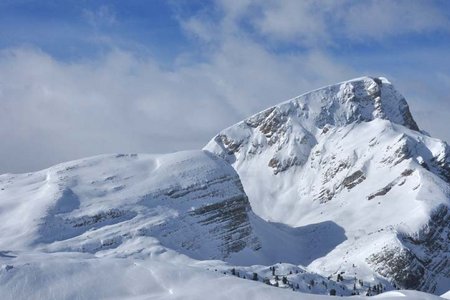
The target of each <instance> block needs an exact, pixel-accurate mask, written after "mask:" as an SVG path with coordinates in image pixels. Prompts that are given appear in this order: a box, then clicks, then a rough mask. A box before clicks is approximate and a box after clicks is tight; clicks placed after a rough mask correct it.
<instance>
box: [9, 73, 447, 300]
mask: <svg viewBox="0 0 450 300" xmlns="http://www.w3.org/2000/svg"><path fill="white" fill-rule="evenodd" d="M380 89H381V91H380ZM352 93H353V94H352ZM317 95H319V96H317ZM343 95H345V96H343ZM342 97H344V98H342ZM371 97H372V98H373V99H372V98H371ZM377 97H378V99H377ZM380 97H381V98H380ZM305 109H306V110H307V111H308V112H307V113H305V112H304V110H305ZM371 110H372V111H371ZM417 130H418V128H417V125H416V124H415V122H414V120H413V119H412V117H411V115H410V113H409V110H408V107H407V105H406V102H405V101H404V100H403V99H402V98H401V96H400V95H399V94H398V93H397V92H395V90H393V88H392V87H391V85H390V84H389V83H387V81H385V80H383V81H381V80H378V79H377V80H373V79H370V78H363V79H358V80H354V81H350V82H346V83H343V84H341V85H337V86H332V87H328V88H324V89H321V90H318V91H315V92H312V93H310V94H306V95H304V96H301V97H299V98H297V99H294V100H292V101H289V102H286V103H284V104H281V105H280V106H277V107H276V108H272V109H269V110H268V111H266V112H263V113H261V114H258V115H256V116H255V117H252V118H250V119H248V120H246V121H244V122H241V123H239V124H237V125H235V126H232V127H230V128H229V129H226V130H225V131H224V132H223V133H221V134H220V135H218V136H217V137H216V138H215V139H214V140H213V141H211V143H210V144H209V145H208V146H207V147H206V149H208V150H209V151H205V150H203V151H200V150H199V151H186V152H179V153H174V154H166V155H149V154H127V155H124V154H119V155H102V156H97V157H91V158H86V159H82V160H77V161H72V162H67V163H63V164H59V165H56V166H53V167H51V168H48V169H45V170H42V171H39V172H35V173H28V174H3V175H0V220H1V222H0V299H306V300H309V299H332V298H330V297H331V296H326V295H328V294H330V293H332V294H333V293H336V295H337V296H340V295H343V296H348V295H351V294H352V293H358V294H361V295H365V294H366V293H367V292H368V291H369V294H372V295H375V294H378V293H380V292H383V293H381V294H380V295H378V296H374V297H375V298H379V299H398V298H399V297H403V298H405V297H406V299H413V300H414V299H430V300H432V299H442V298H439V297H437V296H434V295H431V294H425V293H421V292H416V291H403V290H400V291H390V290H393V289H394V286H393V282H396V284H397V285H398V286H400V287H406V288H411V287H412V288H418V289H421V290H424V291H428V292H433V293H435V294H439V293H441V294H442V293H444V292H447V290H449V289H450V288H449V287H450V284H448V283H449V282H448V274H449V273H448V265H447V258H448V257H447V256H448V255H449V254H448V253H449V248H448V246H449V241H448V235H449V226H448V224H449V222H448V220H449V217H448V212H447V211H448V209H447V205H448V198H449V197H448V195H449V189H448V181H449V177H450V175H449V173H450V172H449V170H450V168H449V165H448V152H449V150H448V148H447V145H446V144H445V143H443V142H440V141H438V140H434V139H431V138H429V137H427V136H424V135H423V134H421V133H420V132H418V131H417ZM399 149H400V150H399ZM214 153H215V154H214ZM216 154H217V155H216ZM220 156H221V157H222V158H221V157H220ZM230 163H231V164H230ZM233 167H234V168H233ZM235 169H236V170H237V172H236V170H235ZM238 173H239V176H240V177H239V176H238ZM241 180H242V183H243V185H242V183H241ZM244 190H245V192H244ZM249 200H250V201H249ZM254 211H255V212H256V213H255V212H254ZM338 275H339V276H338ZM411 283H412V284H416V283H418V285H417V286H412V285H410V284H411ZM320 294H322V295H320ZM353 298H357V299H359V298H364V297H363V296H354V297H353ZM353 298H352V299H353Z"/></svg>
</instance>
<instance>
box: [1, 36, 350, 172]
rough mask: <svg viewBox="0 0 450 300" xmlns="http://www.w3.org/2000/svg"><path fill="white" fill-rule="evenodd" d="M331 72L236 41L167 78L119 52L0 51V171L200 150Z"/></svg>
mask: <svg viewBox="0 0 450 300" xmlns="http://www.w3.org/2000/svg"><path fill="white" fill-rule="evenodd" d="M333 68H335V66H334V65H333V64H330V62H329V61H327V59H326V57H323V56H320V55H307V56H286V57H278V56H276V55H274V54H271V53H269V52H267V51H265V50H264V49H263V48H262V47H260V46H258V45H257V44H255V43H251V42H248V43H245V42H243V41H240V40H234V39H229V40H227V41H226V42H224V43H223V45H222V47H221V48H220V50H218V51H217V52H214V53H213V54H211V56H210V58H209V60H208V62H206V63H197V64H190V65H184V66H183V65H181V66H177V67H175V69H174V70H170V71H168V70H163V69H161V68H160V67H159V66H158V64H157V62H156V61H155V60H152V59H150V58H145V59H142V58H137V57H135V56H133V55H131V54H130V53H126V52H123V51H119V50H116V51H113V52H111V53H109V54H108V55H106V56H105V57H103V58H101V59H100V60H97V61H81V62H77V63H63V62H59V61H57V60H55V59H53V58H52V57H50V56H48V55H47V54H45V53H42V52H39V51H37V50H33V49H13V50H7V51H3V52H2V54H1V55H0V83H1V84H0V101H1V103H2V105H1V109H0V139H1V140H3V141H8V146H7V147H1V148H0V155H1V157H2V158H3V159H2V162H3V163H2V166H0V168H1V171H25V170H28V169H36V168H42V167H44V166H48V165H50V164H52V163H55V162H58V161H64V160H68V159H72V158H77V157H82V156H87V155H94V154H98V153H104V152H168V151H175V150H183V149H190V148H200V147H202V146H203V145H204V144H205V143H206V142H207V141H208V140H209V139H210V138H212V137H213V136H214V135H215V134H216V133H217V132H218V131H219V130H221V129H223V128H225V127H227V126H228V125H231V124H233V123H234V122H237V121H239V120H240V119H242V118H244V117H245V116H247V115H250V114H252V113H255V112H257V111H259V110H262V109H264V108H266V107H268V106H270V105H273V104H276V103H277V102H279V101H282V100H286V99H287V98H288V97H292V96H295V95H297V94H299V93H301V92H302V91H305V90H307V89H310V88H313V87H317V86H318V85H322V84H323V83H324V82H325V81H327V82H330V81H335V80H337V79H338V78H337V77H341V76H343V75H342V74H341V71H339V68H337V69H336V70H333ZM324 70H326V71H327V72H326V73H327V74H328V76H322V75H321V74H320V73H321V72H324ZM342 70H344V68H342ZM344 72H345V71H344ZM302 74H305V75H302ZM306 74H307V75H306ZM345 77H347V76H345Z"/></svg>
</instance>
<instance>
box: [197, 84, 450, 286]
mask: <svg viewBox="0 0 450 300" xmlns="http://www.w3.org/2000/svg"><path fill="white" fill-rule="evenodd" d="M205 149H207V150H209V151H211V152H213V153H215V154H217V155H219V156H221V157H223V158H224V159H226V160H227V161H228V162H229V163H230V164H232V165H233V167H234V168H235V169H236V170H237V172H238V173H239V176H240V178H241V180H242V183H243V185H244V189H245V191H246V193H247V195H248V197H249V200H250V203H251V206H252V208H253V210H254V211H255V212H256V214H258V215H259V216H261V217H262V218H264V219H267V220H271V221H274V222H281V223H284V224H287V225H290V226H293V227H300V226H306V225H308V224H314V223H316V224H317V223H321V222H325V221H328V222H332V224H334V225H335V226H339V227H341V228H343V229H344V230H345V236H346V239H345V241H343V242H342V243H341V244H339V246H337V247H336V248H335V249H333V250H332V251H330V252H329V253H328V254H327V255H324V256H323V257H320V258H318V259H316V260H314V261H312V262H311V263H310V264H309V265H308V267H309V268H310V269H312V270H315V271H317V272H319V273H322V274H336V273H340V272H345V274H347V275H351V276H356V277H361V278H364V279H370V278H371V277H372V278H373V277H374V276H383V277H385V278H388V279H390V280H393V282H395V283H396V284H397V286H400V287H403V288H408V289H419V290H423V291H427V292H433V293H438V294H439V293H443V292H445V291H447V290H448V289H449V287H450V263H449V262H450V211H449V208H448V207H449V205H450V184H449V183H450V148H449V147H448V145H447V144H446V143H445V142H443V141H440V140H437V139H433V138H431V137H429V136H428V135H426V134H425V133H423V132H421V131H420V130H419V128H418V126H417V124H416V122H415V121H414V119H413V117H412V116H411V113H410V111H409V108H408V105H407V103H406V101H405V99H404V97H403V96H402V95H401V94H400V93H399V92H397V91H396V90H395V89H394V87H393V85H392V84H391V83H390V82H389V81H388V80H387V79H385V78H370V77H363V78H358V79H354V80H350V81H346V82H343V83H339V84H336V85H332V86H328V87H324V88H321V89H318V90H315V91H312V92H309V93H306V94H303V95H301V96H298V97H296V98H294V99H292V100H289V101H287V102H284V103H282V104H280V105H277V106H274V107H272V108H269V109H267V110H265V111H263V112H260V113H258V114H256V115H254V116H252V117H250V118H248V119H246V120H244V121H242V122H240V123H238V124H236V125H234V126H231V127H229V128H227V129H225V130H223V131H222V132H221V133H219V134H218V135H217V136H216V137H215V138H214V139H213V140H211V141H210V142H209V143H208V145H207V146H206V147H205Z"/></svg>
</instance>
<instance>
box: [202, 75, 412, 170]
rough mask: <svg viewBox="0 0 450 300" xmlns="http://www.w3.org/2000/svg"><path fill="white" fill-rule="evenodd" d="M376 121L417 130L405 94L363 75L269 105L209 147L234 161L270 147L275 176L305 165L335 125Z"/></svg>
mask: <svg viewBox="0 0 450 300" xmlns="http://www.w3.org/2000/svg"><path fill="white" fill-rule="evenodd" d="M374 119H384V120H389V121H391V122H392V123H396V124H399V125H403V126H405V127H407V128H409V129H412V130H416V131H418V130H419V127H418V126H417V124H416V122H415V121H414V119H413V117H412V116H411V113H410V111H409V107H408V104H407V103H406V100H405V98H404V97H403V96H402V95H401V94H400V93H399V92H397V90H395V88H394V87H393V85H392V84H391V83H390V82H389V81H388V80H387V79H385V78H372V77H361V78H357V79H353V80H349V81H345V82H342V83H338V84H335V85H330V86H327V87H323V88H320V89H317V90H314V91H311V92H308V93H305V94H303V95H300V96H298V97H296V98H293V99H291V100H288V101H286V102H284V103H281V104H279V105H276V106H273V107H271V108H268V109H266V110H264V111H262V112H260V113H258V114H256V115H254V116H252V117H249V118H247V119H246V120H244V121H242V122H240V123H238V124H236V125H234V126H231V127H229V128H227V129H225V130H224V131H222V132H221V133H219V134H218V135H217V136H216V137H215V138H214V139H213V140H212V141H211V142H210V143H209V144H208V145H207V146H206V149H207V150H210V151H212V152H214V153H216V154H219V155H220V156H222V157H223V158H225V159H227V160H228V162H230V163H234V161H235V160H236V156H239V158H240V159H242V158H246V159H247V158H249V157H252V156H254V155H256V154H261V153H262V151H263V149H269V148H270V149H271V151H270V152H271V153H272V154H271V157H270V158H269V160H268V161H267V165H268V166H269V167H271V168H273V172H274V173H275V174H277V173H279V172H282V171H285V170H287V169H288V168H290V167H291V166H294V165H303V164H304V163H305V161H306V160H307V158H308V156H309V154H310V152H311V150H312V148H313V147H314V146H315V145H316V144H317V139H318V138H320V136H321V135H325V134H326V133H327V132H328V131H329V130H330V129H331V128H336V127H337V128H339V127H342V126H346V125H350V124H353V123H359V122H369V121H372V120H374Z"/></svg>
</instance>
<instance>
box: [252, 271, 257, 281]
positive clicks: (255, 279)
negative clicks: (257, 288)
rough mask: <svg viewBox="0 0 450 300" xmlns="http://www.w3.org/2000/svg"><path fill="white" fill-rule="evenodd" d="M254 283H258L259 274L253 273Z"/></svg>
mask: <svg viewBox="0 0 450 300" xmlns="http://www.w3.org/2000/svg"><path fill="white" fill-rule="evenodd" d="M252 279H253V280H254V281H258V274H257V273H253V278H252Z"/></svg>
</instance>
